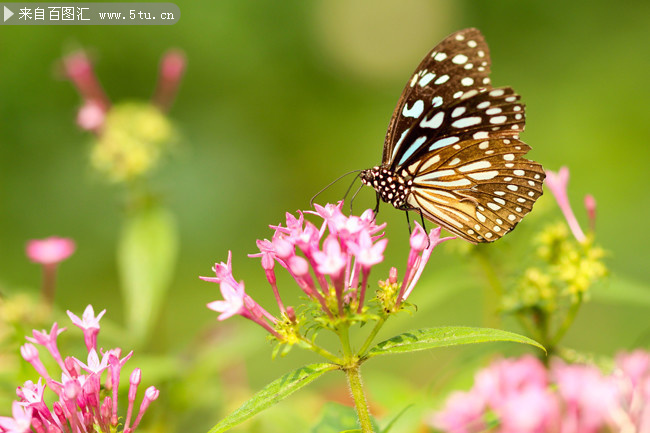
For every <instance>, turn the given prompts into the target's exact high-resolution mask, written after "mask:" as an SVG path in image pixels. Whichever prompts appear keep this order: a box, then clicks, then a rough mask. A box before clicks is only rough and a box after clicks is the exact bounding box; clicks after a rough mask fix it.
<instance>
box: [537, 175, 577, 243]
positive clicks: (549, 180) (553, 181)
mask: <svg viewBox="0 0 650 433" xmlns="http://www.w3.org/2000/svg"><path fill="white" fill-rule="evenodd" d="M568 184H569V169H568V168H567V167H560V169H559V170H558V172H557V173H555V172H553V171H551V170H546V186H547V187H548V189H550V190H551V193H552V194H553V196H554V197H555V200H556V201H557V204H558V206H559V207H560V210H562V213H563V214H564V218H566V221H567V224H569V228H570V229H571V232H573V236H575V238H576V240H577V241H578V242H584V241H585V239H586V237H585V234H584V232H583V231H582V228H580V224H578V220H577V219H576V216H575V214H574V213H573V209H571V204H570V203H569V194H568V191H567V186H568Z"/></svg>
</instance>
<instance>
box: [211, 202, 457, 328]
mask: <svg viewBox="0 0 650 433" xmlns="http://www.w3.org/2000/svg"><path fill="white" fill-rule="evenodd" d="M342 206H343V202H339V203H338V204H336V205H333V204H328V205H326V206H324V207H323V206H319V205H316V206H315V208H316V211H315V212H314V211H305V212H304V213H308V214H314V215H317V216H319V217H320V218H322V220H323V221H322V223H321V224H320V227H319V226H317V225H315V224H313V223H311V222H310V221H307V220H305V218H304V213H303V212H298V216H297V217H296V216H294V215H292V214H289V213H287V216H286V226H285V227H283V226H282V225H278V226H271V228H272V229H274V230H275V233H274V234H273V237H272V239H271V240H266V239H264V240H258V241H257V246H258V248H259V249H260V252H259V253H257V254H251V255H250V256H251V257H261V261H262V268H264V270H265V273H266V277H267V280H268V282H269V284H270V285H271V288H272V289H273V292H274V294H275V298H276V300H277V303H278V307H279V309H280V311H281V312H282V313H284V314H286V315H287V316H288V317H289V319H291V320H293V319H292V317H294V310H293V308H292V307H285V306H284V304H283V302H282V300H281V297H280V293H279V291H278V287H277V280H276V275H275V264H276V263H277V264H279V265H280V266H281V267H282V268H284V269H285V270H286V271H287V272H289V274H290V275H291V277H293V279H294V280H295V282H296V283H297V285H298V287H299V288H300V289H301V290H302V291H303V292H304V293H305V294H306V295H307V296H309V297H310V298H312V299H313V300H315V301H317V302H318V303H319V304H320V307H321V309H322V311H323V312H324V313H325V314H326V315H327V316H328V317H330V318H334V317H336V316H343V315H345V314H346V312H352V313H354V312H358V313H361V312H362V311H363V306H364V299H365V291H366V287H367V285H368V276H369V274H370V270H371V269H372V267H373V266H374V265H376V264H378V263H380V262H382V261H383V260H384V256H383V253H384V250H385V249H386V244H387V243H388V240H387V239H382V237H383V232H382V230H383V229H384V227H385V224H381V225H377V224H376V223H375V216H374V214H373V212H372V211H371V210H367V211H366V212H364V213H363V214H362V215H361V216H345V215H344V214H343V213H342V212H341V207H342ZM448 239H453V238H442V239H441V238H440V228H438V229H434V230H432V231H431V233H430V234H429V236H427V235H426V233H425V232H424V230H423V229H422V227H421V226H420V225H418V224H416V228H415V230H414V231H413V233H412V235H411V240H410V242H411V253H410V255H409V259H408V263H407V269H406V272H405V275H404V280H403V282H402V286H401V291H400V293H399V294H398V297H397V300H396V305H397V306H399V304H400V303H401V302H403V301H404V300H405V299H406V298H407V297H408V295H409V294H410V293H411V291H412V290H413V287H414V286H415V284H416V283H417V281H418V279H419V278H420V275H421V274H422V270H423V268H424V266H425V264H426V263H427V261H428V260H429V257H430V255H431V251H432V250H433V248H434V247H435V246H436V245H438V244H440V243H441V242H443V241H445V240H448ZM212 269H213V271H214V272H215V274H216V277H200V278H201V279H203V280H205V281H210V282H215V283H219V284H220V287H221V293H222V295H223V298H224V300H223V301H215V302H212V303H210V304H208V307H209V308H211V309H213V310H215V311H218V312H220V313H221V315H220V316H219V320H224V319H226V318H228V317H230V316H232V315H234V314H239V315H242V316H244V317H246V318H248V319H251V320H253V321H255V322H257V323H259V324H260V325H262V326H264V327H265V328H266V329H267V330H268V331H269V332H271V333H272V334H274V335H276V336H278V335H277V333H276V332H275V331H273V327H272V325H274V324H275V323H276V322H277V319H275V318H274V317H273V316H272V315H271V314H269V313H268V312H266V310H264V309H263V308H262V307H260V306H259V305H258V304H257V303H256V302H255V301H253V300H252V299H251V297H250V296H248V295H247V294H246V293H245V291H244V283H243V282H241V283H237V282H236V280H235V279H234V277H233V276H232V268H231V256H230V254H229V255H228V262H227V263H218V264H216V265H215V266H214V267H213V268H212ZM396 272H397V271H396V270H394V269H393V270H391V275H393V276H394V278H392V279H394V280H395V281H394V282H396V281H397V280H396ZM330 299H334V300H335V302H328V300H330Z"/></svg>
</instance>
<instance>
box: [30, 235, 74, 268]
mask: <svg viewBox="0 0 650 433" xmlns="http://www.w3.org/2000/svg"><path fill="white" fill-rule="evenodd" d="M74 250H75V243H74V241H73V240H72V239H68V238H58V237H55V236H53V237H50V238H46V239H34V240H31V241H29V242H27V257H28V258H29V260H31V261H32V262H34V263H40V264H43V265H55V264H57V263H59V262H62V261H63V260H65V259H67V258H68V257H70V256H71V255H72V253H74Z"/></svg>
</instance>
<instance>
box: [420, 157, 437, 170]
mask: <svg viewBox="0 0 650 433" xmlns="http://www.w3.org/2000/svg"><path fill="white" fill-rule="evenodd" d="M438 162H440V155H437V154H436V155H434V156H432V157H431V158H429V159H427V160H426V162H425V163H424V164H422V167H421V168H420V170H422V171H426V170H427V169H428V168H430V167H431V166H433V164H436V163H438Z"/></svg>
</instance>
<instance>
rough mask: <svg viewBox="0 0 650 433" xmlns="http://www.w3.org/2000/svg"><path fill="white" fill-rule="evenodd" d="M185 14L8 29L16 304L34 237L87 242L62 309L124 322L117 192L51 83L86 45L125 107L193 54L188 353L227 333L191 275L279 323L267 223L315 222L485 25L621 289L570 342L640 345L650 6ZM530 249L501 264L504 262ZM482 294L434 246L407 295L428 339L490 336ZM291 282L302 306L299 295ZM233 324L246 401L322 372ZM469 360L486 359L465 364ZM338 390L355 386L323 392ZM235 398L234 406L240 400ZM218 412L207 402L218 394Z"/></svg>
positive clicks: (384, 378) (0, 184) (186, 217)
mask: <svg viewBox="0 0 650 433" xmlns="http://www.w3.org/2000/svg"><path fill="white" fill-rule="evenodd" d="M176 4H178V6H179V7H180V10H181V13H182V15H181V19H180V21H179V22H178V23H177V24H176V25H174V26H160V27H157V26H121V27H112V26H110V27H109V26H95V27H91V26H88V27H85V26H69V27H63V26H51V27H49V26H43V27H16V26H3V27H0V257H1V258H2V262H1V263H2V264H1V265H0V285H1V286H0V288H1V289H2V290H3V291H5V292H10V293H15V292H17V291H20V290H24V291H29V292H34V293H37V292H38V289H39V284H40V270H39V269H38V267H37V266H36V265H34V264H32V263H30V262H28V260H27V259H26V257H25V255H24V246H25V242H26V241H27V240H28V239H31V238H43V237H46V236H51V235H58V236H66V237H71V238H74V239H75V240H76V242H77V245H78V249H77V252H76V254H75V255H74V256H73V257H72V258H71V259H69V260H68V261H67V262H66V263H64V264H63V265H62V266H61V269H60V274H59V279H58V281H59V286H58V292H57V296H56V304H57V306H58V308H60V309H62V310H65V309H70V310H72V311H74V312H76V313H77V314H79V313H80V312H81V311H82V310H83V307H85V306H86V305H87V304H88V303H92V304H93V305H94V306H95V307H96V309H101V308H107V309H108V310H109V314H108V316H107V317H110V319H111V320H113V321H116V322H118V323H119V322H120V318H121V317H122V316H121V315H122V314H123V309H122V300H121V298H120V297H121V295H120V291H119V290H118V277H117V271H116V255H115V248H116V244H117V236H118V234H119V232H120V226H121V224H122V220H123V207H124V203H123V201H124V199H123V193H122V191H121V189H120V188H119V187H116V186H114V185H110V184H108V183H106V182H105V181H104V180H103V179H101V178H100V177H99V176H97V175H96V174H95V173H94V172H92V170H91V169H90V167H89V164H88V153H89V148H90V142H91V137H90V135H89V134H87V133H85V132H82V131H80V130H79V129H78V128H77V126H76V125H75V117H76V112H77V109H78V108H79V106H80V99H79V97H78V95H77V93H76V91H75V89H74V88H73V86H72V85H71V84H70V83H69V82H67V81H65V80H63V79H62V78H61V76H60V74H58V73H57V67H56V65H57V62H58V60H59V59H60V58H61V57H62V55H64V54H65V53H68V52H70V51H71V50H74V49H77V48H84V49H86V50H88V51H89V53H90V54H91V55H92V57H93V59H94V60H95V64H96V73H97V75H98V76H99V78H100V80H101V82H102V84H103V86H104V89H105V91H106V92H107V93H108V95H109V97H110V98H111V99H112V100H113V101H123V100H129V99H141V100H146V99H148V98H149V97H150V96H151V94H152V92H153V90H154V87H155V82H156V77H157V68H158V63H159V59H160V57H161V55H162V54H163V53H164V52H165V51H166V50H167V49H169V48H179V49H181V50H183V51H184V52H185V53H186V56H187V60H188V67H187V73H186V76H185V78H184V80H183V83H182V85H181V88H180V91H179V94H178V98H177V100H176V103H175V105H174V107H173V109H172V111H171V118H172V119H173V120H174V122H175V124H176V126H177V128H178V129H179V131H180V132H181V135H182V140H181V143H180V144H179V146H178V147H177V148H176V150H175V151H174V152H173V155H172V157H171V158H169V159H168V161H166V163H165V164H164V165H163V166H162V167H161V168H160V169H159V170H158V171H157V173H156V176H155V179H154V180H155V182H154V185H155V186H156V191H157V192H158V193H160V194H161V195H162V196H163V197H164V199H165V203H166V205H167V206H168V207H169V208H170V209H171V210H172V212H173V213H174V214H175V216H176V219H177V223H178V227H179V231H180V252H179V262H178V264H177V266H176V269H175V276H174V281H173V285H172V288H171V290H170V294H169V297H168V298H167V300H166V302H165V306H164V310H163V314H162V315H161V317H160V319H159V320H158V324H157V326H156V330H155V335H154V340H153V341H152V344H151V345H150V346H151V347H150V348H149V350H150V351H151V352H152V353H177V352H178V351H180V350H187V347H188V341H189V340H192V339H194V338H196V336H197V335H200V332H203V331H204V330H205V329H206V327H208V326H209V325H211V324H213V323H214V322H215V319H216V314H215V313H213V312H211V311H209V310H207V309H206V308H205V304H206V303H207V302H209V301H212V300H214V299H216V298H217V297H218V287H217V286H216V285H211V284H209V283H205V282H202V281H200V280H199V279H198V276H199V275H210V273H211V271H210V268H211V266H212V265H213V264H214V262H215V261H221V260H225V259H226V257H227V253H228V250H232V252H233V267H234V273H235V277H236V278H238V279H244V280H245V281H246V287H247V289H248V290H249V291H250V292H251V294H252V295H253V296H254V297H255V298H256V299H258V300H260V302H261V303H265V302H266V305H267V306H269V309H270V310H271V311H275V310H273V308H272V304H271V303H270V302H271V298H270V293H271V292H270V290H269V287H268V284H267V283H266V280H265V277H264V273H263V271H262V270H261V268H260V267H259V259H249V258H247V257H246V254H248V253H253V252H255V250H256V248H255V240H256V239H261V238H269V237H270V236H271V235H272V232H271V230H269V229H268V228H267V225H268V224H277V223H279V222H281V221H283V220H284V213H285V212H287V211H290V212H295V210H297V209H306V208H308V207H309V199H310V197H311V196H312V195H313V194H315V193H316V192H317V191H318V190H319V189H320V188H321V187H323V186H324V185H325V184H327V183H328V182H330V181H331V180H333V179H334V178H335V177H337V176H339V175H340V174H342V173H344V172H347V171H349V170H353V169H360V168H368V167H370V166H373V165H375V164H378V163H379V162H380V159H381V151H382V145H383V138H384V135H385V133H386V127H387V124H388V121H389V119H390V116H391V113H392V111H393V108H394V106H395V103H396V102H397V99H398V97H399V93H400V92H401V90H402V88H403V86H404V83H405V82H406V80H407V79H408V78H409V77H410V74H411V72H412V70H413V68H414V67H415V66H416V65H417V64H418V63H419V61H420V59H421V57H422V56H423V55H424V54H425V53H426V52H427V51H428V50H429V49H431V48H432V47H433V45H435V44H436V43H437V42H438V41H440V40H441V39H442V38H444V37H445V36H446V35H447V34H449V33H451V32H454V31H456V30H458V29H461V28H465V27H470V26H473V27H477V28H479V29H480V30H481V31H482V32H483V33H484V35H485V37H486V39H487V41H488V43H489V45H490V49H491V56H492V62H493V67H492V71H493V72H492V81H493V83H494V85H495V86H501V85H510V86H512V87H513V88H514V89H515V90H516V91H517V92H518V93H520V94H521V95H522V99H523V101H524V102H525V103H526V105H527V125H526V132H525V133H524V134H523V136H522V138H523V140H524V141H525V142H527V143H528V144H530V145H531V146H532V147H533V150H532V151H531V152H530V154H529V156H530V157H531V158H533V159H535V160H537V161H539V162H541V163H542V164H543V165H544V166H545V168H547V169H552V170H557V169H558V168H559V167H560V166H562V165H567V166H568V167H570V169H571V181H570V195H571V199H572V203H573V205H574V209H575V211H576V213H577V215H578V219H579V220H580V221H581V222H582V223H583V226H585V227H586V217H585V213H584V209H583V206H582V199H583V197H584V195H585V194H587V193H591V194H593V195H594V196H595V197H596V200H597V202H598V221H597V239H598V242H599V243H600V244H601V245H603V246H604V247H605V248H606V249H607V250H608V251H609V252H610V256H609V258H608V263H609V264H610V267H611V270H612V278H611V280H610V282H611V284H610V287H609V288H605V289H603V292H605V294H603V295H601V296H600V297H599V296H596V298H595V300H594V302H592V303H590V304H588V305H587V306H586V307H585V308H584V309H583V311H582V312H581V314H580V316H579V317H578V322H577V324H576V326H575V328H574V329H573V330H572V332H571V333H570V334H569V336H568V343H569V344H571V345H572V346H574V347H577V348H579V349H582V350H587V351H594V352H598V353H605V354H611V353H613V352H614V351H615V350H617V349H619V348H625V347H631V346H632V345H634V344H640V343H644V342H645V344H646V345H647V342H648V332H649V328H648V324H649V321H648V311H649V308H648V304H647V303H646V304H643V303H639V302H637V301H634V302H625V299H623V298H624V297H625V296H624V295H622V296H616V295H615V293H614V294H612V291H616V290H618V288H619V287H626V288H628V289H629V288H631V289H630V290H633V289H635V288H640V289H639V290H640V292H639V293H645V296H646V297H647V296H650V295H648V290H647V282H648V280H649V279H650V267H648V258H649V257H650V247H648V239H649V237H648V235H647V232H646V230H645V228H644V227H645V225H644V224H645V223H646V221H647V215H649V214H650V200H648V199H649V198H650V197H649V194H648V189H647V188H648V180H647V167H648V162H649V160H650V159H649V157H650V121H649V120H648V117H649V115H650V110H649V108H648V104H647V101H649V100H650V86H649V85H648V76H650V55H649V54H648V46H649V45H648V44H649V43H650V26H648V17H650V3H648V2H647V1H642V0H636V1H628V2H625V5H624V6H623V5H621V4H618V3H615V2H611V1H606V0H594V1H591V2H566V1H559V0H553V1H545V2H521V1H515V0H508V1H502V0H494V1H490V2H485V1H443V0H440V1H419V0H408V1H386V0H380V1H377V0H375V1H370V0H367V1H360V0H352V1H349V0H348V1H343V0H336V1H328V0H319V1H309V2H307V1H281V2H265V1H249V0H239V1H215V2H198V1H195V2H189V1H177V2H176ZM347 185H348V184H347V181H344V182H342V183H341V184H338V185H337V186H336V187H334V188H332V189H330V190H328V191H327V193H326V194H324V195H323V197H322V200H320V201H321V202H324V201H325V200H328V201H336V200H338V199H340V198H341V197H342V195H343V192H344V191H345V188H346V187H347ZM549 197H550V194H548V193H547V194H546V195H545V196H544V197H543V199H542V200H540V203H539V204H538V205H537V208H536V211H535V212H533V214H531V216H530V217H529V218H527V220H525V221H524V222H523V223H522V224H521V225H520V227H521V229H520V228H518V229H517V231H515V232H514V233H513V234H510V235H508V237H507V238H506V239H504V240H503V241H500V242H502V243H504V245H505V247H504V246H503V245H502V246H500V247H499V246H495V248H507V243H508V242H513V243H514V242H519V243H522V242H523V243H524V244H525V243H526V242H528V240H529V239H530V237H531V236H532V234H533V233H534V232H535V230H536V228H537V225H539V224H544V223H545V222H546V221H547V220H548V219H549V218H559V212H557V211H556V210H555V209H554V208H553V203H552V201H551V200H550V198H549ZM373 205H374V193H373V192H372V191H371V190H370V189H364V190H363V191H362V192H361V193H360V196H359V198H358V199H357V201H355V209H356V211H358V212H360V211H361V210H363V209H365V208H366V207H371V206H373ZM545 210H546V211H545ZM536 214H538V215H536ZM379 219H380V220H381V221H384V220H385V221H387V222H388V223H389V226H388V230H387V234H388V237H389V239H390V242H389V246H388V249H387V253H386V261H385V262H384V263H383V264H382V267H380V268H381V269H382V271H380V272H381V274H380V273H376V274H374V275H373V276H374V278H376V279H378V278H385V276H386V275H387V272H388V268H389V266H398V267H399V268H400V270H402V269H403V266H404V264H405V261H406V252H407V249H408V236H407V228H406V224H405V222H404V216H403V215H402V213H401V212H397V211H395V210H394V209H392V208H390V207H389V206H388V205H384V206H383V207H382V209H381V211H380V214H379ZM524 227H526V228H524ZM517 237H519V239H516V238H517ZM508 238H513V239H508ZM524 251H525V249H524ZM518 257H519V256H518V255H517V256H515V255H508V254H505V255H504V256H503V259H504V260H511V261H514V260H516V259H517V258H518ZM371 278H372V276H371ZM482 285H484V282H483V280H482V279H481V277H480V272H479V270H478V269H476V263H475V262H474V261H472V260H470V259H469V258H468V257H467V256H464V255H462V254H456V253H455V252H454V251H453V248H451V247H450V248H441V249H439V250H437V251H436V252H435V253H434V256H433V259H432V261H431V263H430V265H429V267H428V269H427V270H426V272H425V277H424V279H423V280H422V283H421V285H420V287H419V290H418V293H415V294H414V298H413V302H415V303H416V304H418V306H419V311H418V314H416V318H415V321H416V322H417V324H418V325H420V326H434V325H439V324H458V325H460V324H467V325H480V324H484V323H485V320H484V318H483V313H482V306H481V296H482V290H481V289H480V287H482ZM285 287H289V289H284V290H285V291H288V292H290V293H294V294H295V292H296V290H295V288H294V286H293V285H289V284H287V285H285ZM621 290H622V289H621ZM644 290H645V292H643V291H644ZM291 296H293V295H291ZM460 299H462V300H463V302H461V301H459V300H460ZM229 322H232V323H227V324H224V325H223V326H224V327H225V329H230V330H233V329H236V330H241V332H243V334H242V335H245V336H248V337H250V339H251V341H252V343H251V344H250V345H249V346H250V347H249V348H248V349H247V350H246V351H243V352H242V353H241V354H240V353H237V349H232V350H233V353H232V354H231V353H225V354H224V353H221V354H220V356H222V357H225V356H227V355H228V356H229V355H233V356H234V357H235V358H236V359H237V362H239V363H240V367H241V371H240V372H239V373H237V374H240V375H241V376H242V377H244V378H245V379H244V382H246V383H247V384H248V385H249V386H250V388H251V389H253V390H254V389H259V388H260V387H261V386H263V384H265V383H267V382H269V381H270V380H272V379H273V378H275V377H277V376H278V375H279V374H281V373H282V372H284V371H287V370H288V369H290V368H295V367H297V366H299V365H301V364H303V363H305V362H310V361H312V358H310V357H309V356H306V355H299V354H293V353H292V354H291V355H290V356H289V357H288V358H287V359H286V360H276V361H274V362H269V357H270V355H269V353H270V348H269V347H268V344H266V343H264V342H263V337H264V332H263V331H262V330H258V329H253V327H254V325H252V324H251V323H249V322H244V320H240V319H233V320H231V321H229ZM414 326H415V323H414V322H413V319H410V318H402V319H401V321H400V320H397V321H396V323H394V324H392V325H391V326H389V327H388V328H390V329H386V332H385V335H386V336H388V335H389V334H390V333H391V332H392V333H396V332H401V331H403V330H405V329H407V328H411V327H414ZM235 335H237V334H235ZM644 335H645V337H644ZM229 347H230V346H229ZM224 350H225V349H224ZM463 350H470V352H469V353H472V352H471V350H475V349H458V350H455V352H454V353H456V354H460V353H461V352H462V351H463ZM481 350H483V349H481ZM489 350H490V351H500V350H505V346H504V347H501V346H493V347H491V348H490V349H489ZM217 351H218V350H217ZM466 353H467V352H466ZM441 356H442V355H439V354H435V355H432V354H421V355H417V356H414V357H412V358H409V359H401V360H398V359H397V358H395V359H390V358H389V359H388V360H381V361H377V362H376V363H373V364H372V365H370V364H369V365H368V366H367V368H366V369H367V370H368V375H369V376H368V377H367V379H366V381H367V382H368V383H369V387H370V391H371V392H372V391H373V387H377V386H379V387H381V386H386V384H387V383H389V384H390V383H391V381H397V378H396V377H395V374H394V369H395V368H396V367H395V366H396V365H402V366H403V365H412V366H413V367H409V369H408V371H406V372H405V375H406V377H407V379H408V380H409V381H408V382H407V384H401V385H400V386H402V387H403V389H407V388H408V387H409V386H410V387H412V388H413V389H420V391H422V390H421V388H422V386H421V384H422V374H425V373H426V374H431V375H434V371H437V370H438V369H439V368H442V367H441V365H444V358H441ZM464 356H468V355H464ZM395 363H397V364H395ZM400 371H404V369H403V368H400ZM237 374H235V376H236V377H238V376H237ZM373 375H374V376H373ZM373 377H377V378H379V379H377V380H373ZM207 380H208V381H209V380H210V379H209V378H208V379H207ZM233 380H235V379H233ZM330 380H331V379H330ZM431 380H434V379H431ZM436 380H437V379H436ZM324 382H327V380H324ZM425 382H426V383H430V382H431V381H430V380H425ZM343 385H344V382H343V377H342V375H341V377H339V378H338V382H337V381H336V380H334V381H333V382H330V383H329V385H327V384H325V386H326V387H327V386H329V387H333V388H335V389H336V388H337V387H339V388H342V387H343ZM223 393H224V394H223V395H221V397H219V398H220V399H222V400H228V396H227V393H228V390H227V388H224V390H223ZM343 394H346V393H345V392H343ZM380 394H381V392H380ZM404 394H405V395H409V392H406V391H404ZM344 397H345V395H344ZM392 398H394V399H397V397H396V396H395V395H393V396H392ZM233 399H234V400H235V402H229V403H228V404H227V405H226V406H228V407H232V406H233V405H235V404H236V402H238V401H241V400H242V398H241V396H240V397H239V398H236V397H233ZM297 401H298V400H295V399H294V402H297ZM302 403H304V402H302ZM390 404H391V403H390V398H389V397H384V401H382V402H380V403H378V405H379V406H381V407H383V408H384V410H389V409H386V407H387V406H390ZM204 406H207V407H208V408H209V407H210V401H207V402H204ZM215 406H216V404H215ZM393 409H395V408H390V410H393ZM221 410H222V409H219V410H215V411H214V412H210V411H209V410H207V411H206V413H205V418H202V419H200V420H198V421H197V420H192V422H195V423H197V425H198V426H200V427H206V426H209V425H211V424H213V423H214V422H215V421H216V419H218V417H219V416H220V415H223V412H221ZM5 412H6V411H5ZM380 412H381V410H380ZM3 413H4V412H3ZM197 431H201V430H200V429H199V430H197ZM267 431H268V430H267Z"/></svg>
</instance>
